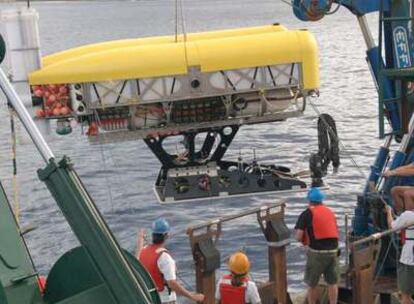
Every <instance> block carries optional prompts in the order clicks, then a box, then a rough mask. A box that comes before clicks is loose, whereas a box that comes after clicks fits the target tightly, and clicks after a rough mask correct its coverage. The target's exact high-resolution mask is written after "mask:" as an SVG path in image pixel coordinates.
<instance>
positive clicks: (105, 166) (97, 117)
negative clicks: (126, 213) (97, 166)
mask: <svg viewBox="0 0 414 304" xmlns="http://www.w3.org/2000/svg"><path fill="white" fill-rule="evenodd" d="M94 114H95V118H96V122H98V125H100V124H101V121H100V119H99V115H98V112H97V111H96V110H95V111H94ZM104 136H105V135H104ZM99 150H100V152H101V156H102V161H103V165H104V170H105V171H107V170H108V166H107V164H106V158H105V148H104V145H103V143H102V141H101V140H99ZM105 183H106V185H107V190H108V191H107V192H108V195H109V202H110V204H111V209H112V210H111V211H112V212H114V202H113V196H112V188H111V184H110V183H109V181H108V175H107V174H105Z"/></svg>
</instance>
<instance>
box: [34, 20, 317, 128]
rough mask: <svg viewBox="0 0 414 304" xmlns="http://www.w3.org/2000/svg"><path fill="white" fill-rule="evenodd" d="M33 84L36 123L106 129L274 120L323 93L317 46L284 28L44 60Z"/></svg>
mask: <svg viewBox="0 0 414 304" xmlns="http://www.w3.org/2000/svg"><path fill="white" fill-rule="evenodd" d="M29 82H30V84H31V85H32V88H33V93H34V98H37V101H39V99H41V101H42V102H40V103H41V104H42V109H40V110H39V111H38V113H39V115H38V116H40V117H46V118H53V117H56V118H60V117H67V116H68V115H69V116H73V117H79V116H84V117H83V118H82V119H79V120H81V121H86V120H93V119H97V120H98V121H99V122H100V126H101V128H103V129H104V130H106V131H113V130H120V129H121V130H125V131H131V130H132V131H141V132H142V136H146V134H148V133H149V132H151V130H154V129H160V128H170V127H171V128H173V129H175V130H177V128H178V129H179V130H184V129H198V128H201V127H202V125H201V123H204V124H207V125H208V126H209V127H214V126H221V125H225V124H238V125H242V124H247V123H250V124H253V123H259V122H270V121H280V120H284V119H287V118H289V117H293V116H297V115H300V114H301V113H302V111H303V109H304V107H302V104H301V103H300V102H299V101H300V100H301V98H302V97H303V96H306V95H307V94H309V93H310V92H312V91H314V90H317V89H318V88H319V57H318V46H317V43H316V41H315V38H314V36H313V35H312V34H311V33H310V32H308V31H306V30H294V31H291V30H287V29H286V28H285V27H283V26H281V25H270V26H261V27H252V28H241V29H232V30H224V31H215V32H204V33H194V34H188V35H186V38H185V37H184V36H182V35H179V36H178V37H175V36H162V37H151V38H140V39H128V40H118V41H112V42H104V43H99V44H93V45H88V46H83V47H78V48H74V49H71V50H67V51H63V52H60V53H57V54H53V55H50V56H46V57H45V58H43V68H42V69H40V70H38V71H35V72H33V73H32V74H30V75H29ZM37 103H39V102H37ZM120 121H121V122H122V123H121V122H120ZM204 127H205V126H204Z"/></svg>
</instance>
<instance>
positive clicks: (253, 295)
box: [216, 252, 261, 304]
mask: <svg viewBox="0 0 414 304" xmlns="http://www.w3.org/2000/svg"><path fill="white" fill-rule="evenodd" d="M229 270H230V274H228V275H225V276H223V277H222V278H221V279H220V280H219V281H218V283H217V287H216V303H217V304H247V303H250V304H260V303H261V300H260V296H259V292H258V290H257V286H256V284H255V283H254V282H253V281H251V280H250V279H249V277H248V274H249V270H250V261H249V259H248V257H247V256H246V255H245V254H244V253H243V252H236V253H235V254H233V255H232V256H231V257H230V260H229Z"/></svg>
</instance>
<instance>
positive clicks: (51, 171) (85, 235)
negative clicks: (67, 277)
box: [0, 69, 160, 304]
mask: <svg viewBox="0 0 414 304" xmlns="http://www.w3.org/2000/svg"><path fill="white" fill-rule="evenodd" d="M0 87H1V89H2V90H3V92H4V93H5V95H6V97H7V98H8V101H9V102H10V104H11V105H12V106H13V108H14V110H15V111H16V113H17V116H18V117H19V119H20V121H21V122H22V124H23V126H24V127H25V129H26V131H27V132H28V133H29V136H30V137H31V139H32V141H33V143H34V144H35V146H36V147H37V149H38V151H39V153H40V154H41V156H42V157H43V159H44V160H45V162H46V163H47V166H46V168H45V169H43V170H39V171H38V175H39V177H40V179H41V180H43V181H44V182H45V183H46V185H47V187H48V189H49V191H50V192H51V193H52V195H53V197H54V199H55V200H56V203H57V205H58V206H59V208H60V209H61V210H62V212H63V215H64V216H65V218H66V220H67V221H68V223H69V225H70V227H71V229H72V230H73V232H74V234H75V235H76V237H77V238H78V240H79V242H80V244H81V245H82V246H83V247H84V248H85V250H86V252H87V255H88V258H89V260H90V262H91V263H92V264H93V266H94V268H95V269H96V271H97V273H98V274H99V275H100V277H101V278H102V281H103V282H104V283H105V285H106V287H107V290H108V291H109V294H110V297H112V298H113V301H111V302H110V303H114V304H115V303H116V304H135V303H136V304H158V303H160V300H159V296H158V294H157V291H156V289H155V287H154V286H153V283H152V282H151V284H150V285H148V284H147V280H144V275H142V274H140V272H139V271H137V270H136V268H134V267H132V265H131V263H129V262H128V260H127V258H126V255H125V253H124V252H123V251H122V249H121V247H120V246H119V244H118V242H117V241H116V239H115V237H114V236H113V234H112V232H111V231H110V229H109V227H108V226H107V224H106V223H105V220H104V218H103V217H102V215H101V213H100V212H99V210H98V208H97V207H96V205H95V204H94V202H93V200H92V198H91V197H90V195H89V194H88V192H87V190H86V189H85V187H84V186H83V184H82V182H81V181H80V179H79V177H78V176H77V174H76V172H75V171H74V170H73V167H72V165H70V162H69V161H68V159H67V158H63V159H62V161H60V162H58V163H57V162H56V161H55V158H54V155H53V152H52V151H51V150H50V148H49V146H48V145H47V143H46V141H45V140H44V138H43V136H42V134H41V133H40V131H39V130H38V129H37V127H36V125H35V123H34V121H33V120H32V118H31V116H30V115H29V113H28V112H27V110H26V108H25V106H24V104H23V102H22V101H21V100H20V98H19V96H18V94H17V93H16V91H15V90H14V88H13V86H12V85H11V83H10V82H9V80H8V79H7V76H6V75H5V74H4V72H3V70H1V69H0ZM65 303H73V304H75V303H76V304H78V303H79V304H81V303H82V304H83V303H95V302H94V301H93V299H92V300H91V299H90V298H88V300H87V301H85V299H83V300H78V301H77V300H74V301H70V302H65ZM12 304H14V303H12ZM19 304H20V303H19Z"/></svg>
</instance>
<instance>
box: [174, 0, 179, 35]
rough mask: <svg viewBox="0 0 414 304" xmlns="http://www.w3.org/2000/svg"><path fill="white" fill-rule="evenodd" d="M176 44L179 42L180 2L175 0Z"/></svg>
mask: <svg viewBox="0 0 414 304" xmlns="http://www.w3.org/2000/svg"><path fill="white" fill-rule="evenodd" d="M174 8H175V43H177V42H178V0H175V5H174Z"/></svg>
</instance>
